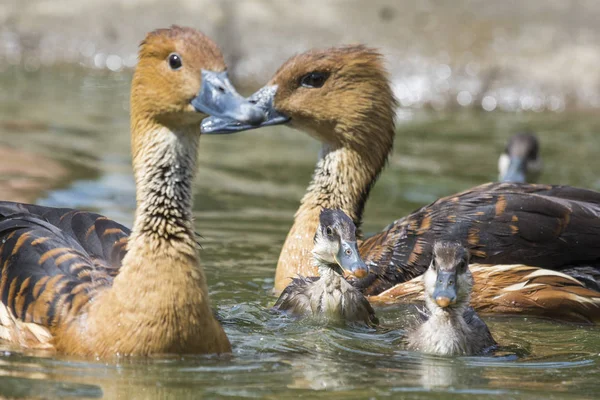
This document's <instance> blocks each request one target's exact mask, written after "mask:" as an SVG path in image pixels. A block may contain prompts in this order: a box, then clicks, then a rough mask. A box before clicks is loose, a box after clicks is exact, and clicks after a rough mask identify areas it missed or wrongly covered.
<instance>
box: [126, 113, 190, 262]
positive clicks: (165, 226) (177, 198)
mask: <svg viewBox="0 0 600 400" xmlns="http://www.w3.org/2000/svg"><path fill="white" fill-rule="evenodd" d="M199 138H200V132H199V128H198V127H188V128H182V129H180V130H177V131H174V130H171V129H169V128H167V127H164V126H161V125H158V124H157V125H155V126H152V127H151V128H150V129H147V131H146V132H145V134H142V135H140V136H137V137H134V139H133V140H132V146H133V148H134V149H135V150H134V152H133V169H134V175H135V181H136V201H137V208H136V213H135V222H134V225H133V230H132V234H131V238H130V241H129V249H130V250H131V249H135V248H137V247H140V246H142V247H144V248H146V247H148V246H149V247H151V248H156V249H161V248H164V249H168V248H172V247H176V248H177V249H178V251H179V252H181V253H183V254H185V255H186V256H188V257H191V258H194V259H195V258H197V252H196V243H195V240H194V228H193V222H192V183H193V181H194V175H195V171H196V159H197V149H198V141H199Z"/></svg>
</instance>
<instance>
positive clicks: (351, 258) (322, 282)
mask: <svg viewBox="0 0 600 400" xmlns="http://www.w3.org/2000/svg"><path fill="white" fill-rule="evenodd" d="M314 243H315V245H314V247H313V250H312V254H313V257H314V263H315V265H316V266H317V269H318V271H319V276H318V277H308V278H304V277H298V278H293V279H292V282H291V283H290V284H289V285H288V286H287V287H286V288H285V289H284V290H283V292H282V293H281V296H280V297H279V299H278V300H277V302H276V303H275V305H274V306H273V308H274V309H275V310H279V311H284V312H287V313H289V314H292V315H296V316H313V317H325V318H326V319H329V320H333V321H338V322H339V321H342V322H358V323H364V324H366V325H369V326H375V325H377V324H378V320H377V317H376V316H375V311H374V310H373V307H371V304H370V303H369V301H368V300H367V299H366V298H365V297H364V296H363V294H362V293H361V292H360V291H359V290H358V289H356V288H355V287H353V286H352V285H350V284H349V283H348V282H347V281H346V279H344V276H343V275H344V270H345V271H348V272H349V273H351V274H354V275H355V276H358V277H364V276H365V275H367V273H368V271H369V269H368V267H367V266H366V265H365V263H364V262H363V260H362V259H361V258H360V255H359V253H358V248H357V247H356V227H355V226H354V222H352V220H351V219H350V218H349V217H348V216H347V215H346V214H345V213H344V212H343V211H341V210H331V209H328V208H324V209H323V210H321V214H320V215H319V227H318V229H317V232H316V234H315V238H314Z"/></svg>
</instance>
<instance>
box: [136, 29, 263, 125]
mask: <svg viewBox="0 0 600 400" xmlns="http://www.w3.org/2000/svg"><path fill="white" fill-rule="evenodd" d="M131 114H132V120H133V123H134V124H135V123H138V122H139V121H140V120H144V121H151V122H157V123H159V124H161V125H164V126H169V127H171V128H179V127H180V126H182V125H183V126H186V125H194V124H196V125H197V124H199V123H200V122H201V121H202V119H204V118H205V117H207V116H208V115H216V116H219V117H223V118H235V119H236V120H243V121H246V122H245V123H247V124H257V123H260V122H262V121H263V120H264V113H263V111H262V110H260V109H258V108H257V107H255V106H253V105H252V104H250V103H249V102H247V101H246V100H245V99H244V98H242V97H241V96H240V95H239V94H238V93H237V92H236V90H235V89H234V87H233V86H232V85H231V83H230V82H229V78H228V77H227V71H226V66H225V61H224V59H223V55H222V54H221V52H220V51H219V48H218V47H217V45H216V44H215V43H214V42H213V41H212V40H210V39H209V38H208V37H207V36H205V35H203V34H202V33H200V32H198V31H196V30H194V29H191V28H182V27H179V26H173V27H171V28H169V29H158V30H155V31H153V32H151V33H149V34H148V35H147V36H146V38H145V39H144V41H143V42H142V44H141V45H140V50H139V61H138V64H137V66H136V69H135V73H134V76H133V82H132V87H131Z"/></svg>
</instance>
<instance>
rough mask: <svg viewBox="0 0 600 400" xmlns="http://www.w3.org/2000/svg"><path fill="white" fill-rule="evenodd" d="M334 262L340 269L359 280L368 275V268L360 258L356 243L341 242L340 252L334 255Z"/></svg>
mask: <svg viewBox="0 0 600 400" xmlns="http://www.w3.org/2000/svg"><path fill="white" fill-rule="evenodd" d="M335 261H336V262H337V263H338V265H339V266H340V267H342V269H344V270H346V271H348V272H349V273H351V274H352V275H354V276H356V277H357V278H359V279H362V278H364V277H365V276H367V274H368V273H369V267H367V264H365V262H364V261H363V260H362V258H360V253H359V252H358V247H357V246H356V242H349V241H345V240H341V241H340V250H339V251H338V253H337V254H336V255H335Z"/></svg>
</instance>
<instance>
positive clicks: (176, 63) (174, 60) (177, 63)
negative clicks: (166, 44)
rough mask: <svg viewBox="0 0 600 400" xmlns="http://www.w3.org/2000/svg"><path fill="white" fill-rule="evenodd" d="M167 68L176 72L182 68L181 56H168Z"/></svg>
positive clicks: (175, 54)
mask: <svg viewBox="0 0 600 400" xmlns="http://www.w3.org/2000/svg"><path fill="white" fill-rule="evenodd" d="M168 61H169V67H171V69H172V70H178V69H179V68H181V67H182V66H183V63H182V61H181V56H180V55H179V54H177V53H171V54H169V58H168Z"/></svg>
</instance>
